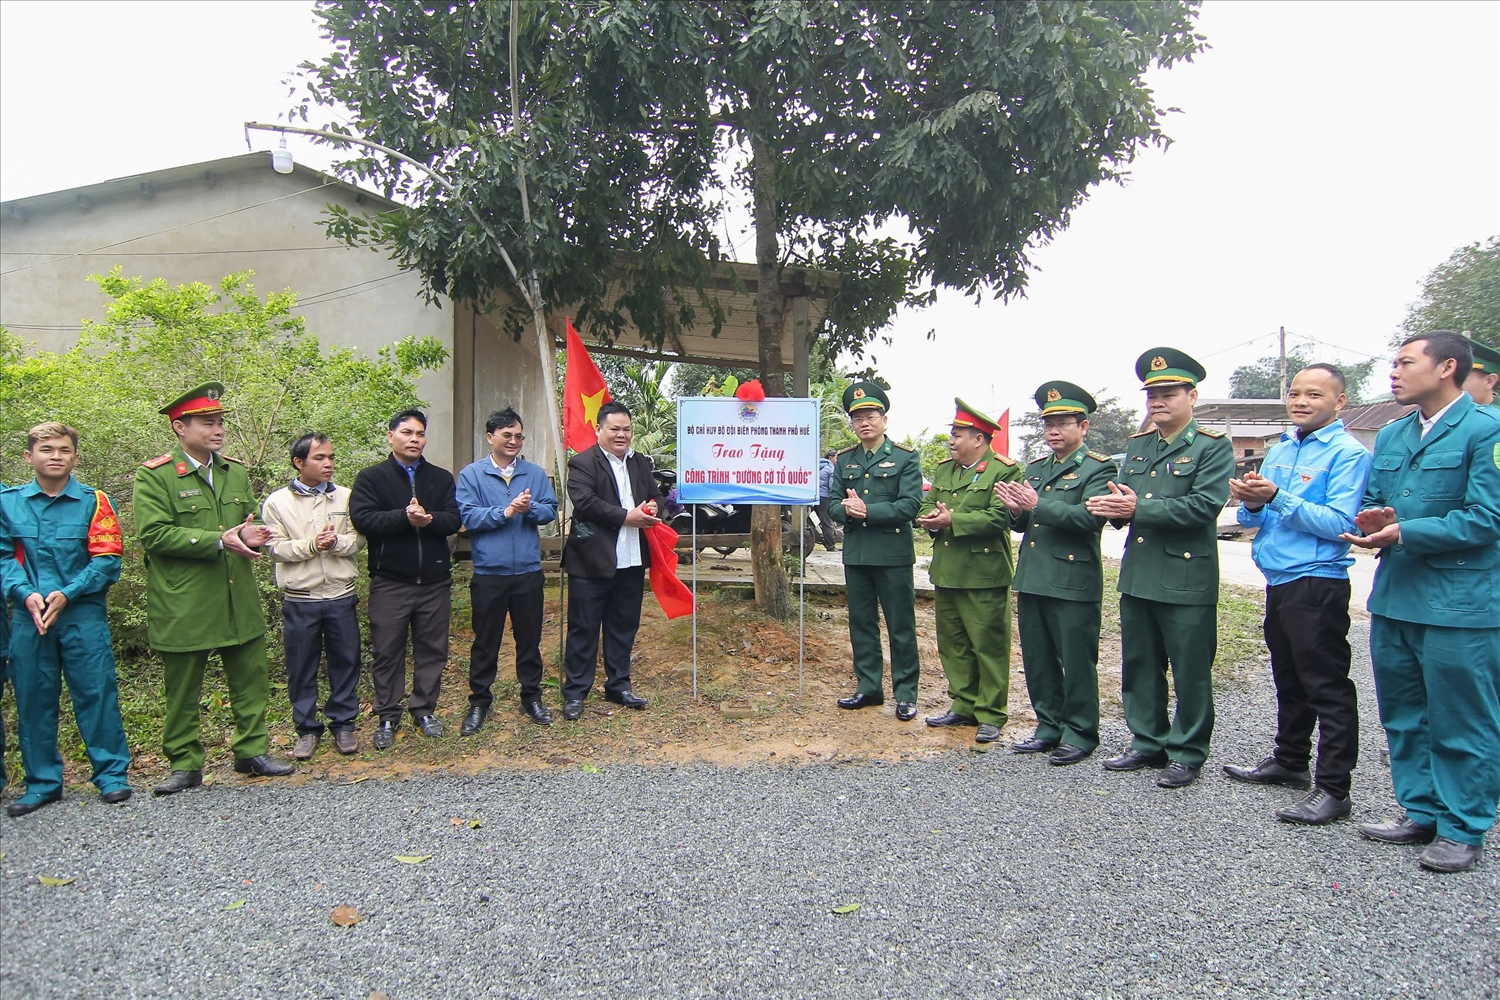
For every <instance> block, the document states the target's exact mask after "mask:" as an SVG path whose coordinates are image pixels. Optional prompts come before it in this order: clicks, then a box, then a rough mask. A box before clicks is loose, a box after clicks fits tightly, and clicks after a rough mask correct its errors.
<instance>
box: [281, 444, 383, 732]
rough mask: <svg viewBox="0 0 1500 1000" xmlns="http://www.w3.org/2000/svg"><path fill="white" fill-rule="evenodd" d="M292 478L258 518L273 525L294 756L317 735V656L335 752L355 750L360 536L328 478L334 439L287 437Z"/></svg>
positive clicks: (345, 500)
mask: <svg viewBox="0 0 1500 1000" xmlns="http://www.w3.org/2000/svg"><path fill="white" fill-rule="evenodd" d="M292 467H293V468H295V469H296V470H297V478H296V479H293V480H292V481H291V483H290V484H289V485H287V486H285V487H283V488H282V489H279V490H277V491H276V492H275V493H272V494H271V495H270V496H269V497H267V498H266V502H265V504H264V505H263V506H262V508H261V520H263V521H264V522H265V524H266V527H268V528H270V529H271V541H270V542H269V543H267V546H266V547H267V549H268V550H269V551H270V553H271V561H272V562H274V563H275V564H276V586H277V588H279V589H280V590H281V600H282V603H281V612H282V617H283V619H284V626H283V631H282V642H283V645H284V646H285V649H286V693H287V697H288V698H289V699H290V700H291V703H292V719H293V720H294V721H295V722H296V724H297V743H296V745H295V746H294V747H293V748H292V753H291V756H292V758H293V759H294V760H307V759H308V758H310V757H311V756H312V755H313V754H314V753H316V752H317V749H318V743H319V741H321V740H322V738H323V723H322V721H321V720H320V719H319V718H318V660H319V658H320V656H326V658H327V660H328V701H327V703H325V704H324V705H323V714H324V715H325V716H327V717H328V729H329V730H331V731H332V733H333V747H334V749H335V750H337V751H338V752H339V753H341V754H352V753H355V752H357V751H358V750H359V740H358V739H357V738H356V737H355V735H354V718H355V716H356V715H357V714H358V713H359V696H358V695H357V694H356V692H355V688H356V686H357V685H358V684H359V615H358V614H357V612H356V607H357V606H358V603H359V598H358V596H356V595H355V593H354V581H355V578H356V577H358V576H359V565H358V563H356V562H355V559H354V557H355V555H356V554H357V553H358V552H359V550H360V549H362V548H364V546H365V540H364V536H362V535H360V533H359V532H357V531H355V530H354V526H353V525H352V524H350V523H349V490H348V488H347V487H344V486H336V485H334V482H333V443H332V442H331V441H329V440H328V438H327V437H326V436H324V435H322V434H305V435H303V436H302V437H300V438H298V439H297V440H296V441H295V442H293V443H292Z"/></svg>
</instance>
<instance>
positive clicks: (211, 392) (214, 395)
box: [203, 387, 219, 399]
mask: <svg viewBox="0 0 1500 1000" xmlns="http://www.w3.org/2000/svg"><path fill="white" fill-rule="evenodd" d="M203 395H205V396H207V397H208V398H209V399H218V398H219V390H218V389H214V388H212V387H210V388H209V389H208V390H207V391H206V392H204V393H203Z"/></svg>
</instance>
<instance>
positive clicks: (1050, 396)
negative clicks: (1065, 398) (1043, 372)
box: [1047, 389, 1062, 403]
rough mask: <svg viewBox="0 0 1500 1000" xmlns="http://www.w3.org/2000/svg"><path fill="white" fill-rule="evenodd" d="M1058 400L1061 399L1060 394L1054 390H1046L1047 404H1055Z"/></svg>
mask: <svg viewBox="0 0 1500 1000" xmlns="http://www.w3.org/2000/svg"><path fill="white" fill-rule="evenodd" d="M1059 399H1062V393H1060V392H1058V391H1057V390H1056V389H1048V390H1047V402H1049V403H1055V402H1057V401H1058V400H1059Z"/></svg>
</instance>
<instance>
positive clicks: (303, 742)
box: [287, 733, 323, 760]
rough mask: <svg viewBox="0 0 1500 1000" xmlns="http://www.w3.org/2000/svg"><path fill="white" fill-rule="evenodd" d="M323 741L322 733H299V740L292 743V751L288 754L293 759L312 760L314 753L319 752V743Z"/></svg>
mask: <svg viewBox="0 0 1500 1000" xmlns="http://www.w3.org/2000/svg"><path fill="white" fill-rule="evenodd" d="M322 741H323V734H322V733H298V734H297V742H296V743H293V744H292V752H291V753H289V754H287V756H288V757H290V758H292V760H311V759H312V755H313V754H315V753H317V752H318V744H319V743H321V742H322Z"/></svg>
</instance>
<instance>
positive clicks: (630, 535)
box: [599, 448, 641, 569]
mask: <svg viewBox="0 0 1500 1000" xmlns="http://www.w3.org/2000/svg"><path fill="white" fill-rule="evenodd" d="M599 450H600V451H603V452H604V457H605V458H607V459H609V468H610V471H611V472H613V473H614V474H615V488H616V489H618V490H619V491H620V506H621V507H624V508H625V509H626V510H630V509H631V508H632V507H634V506H635V494H634V493H631V492H630V469H629V467H628V466H626V464H625V458H629V457H630V456H631V455H634V454H635V452H634V451H631V450H629V449H627V450H626V452H625V458H616V457H615V456H614V453H613V452H610V451H607V450H605V449H603V448H600V449H599ZM639 565H641V529H640V528H627V527H625V526H624V525H621V526H620V537H619V538H618V539H617V540H616V541H615V569H629V568H630V567H631V566H639Z"/></svg>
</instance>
